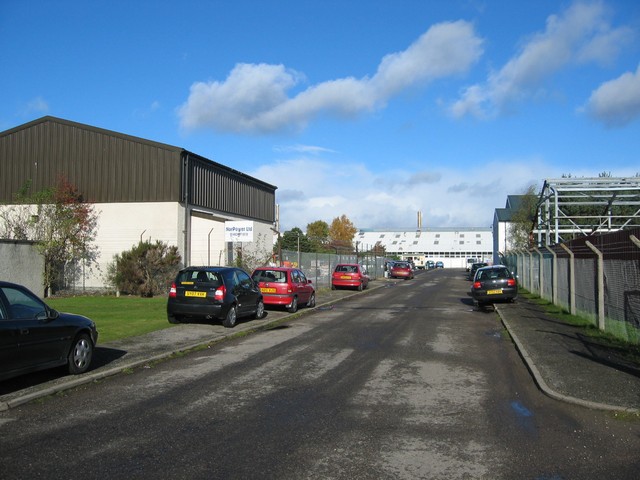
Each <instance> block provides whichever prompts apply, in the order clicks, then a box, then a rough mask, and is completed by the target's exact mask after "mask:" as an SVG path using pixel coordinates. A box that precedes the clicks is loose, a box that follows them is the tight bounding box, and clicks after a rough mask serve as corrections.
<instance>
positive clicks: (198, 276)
mask: <svg viewBox="0 0 640 480" xmlns="http://www.w3.org/2000/svg"><path fill="white" fill-rule="evenodd" d="M178 283H180V284H183V285H192V284H196V283H201V284H207V285H209V284H212V285H213V286H216V287H217V286H220V285H222V280H221V279H220V275H219V274H218V273H216V272H211V271H208V270H185V271H183V272H180V273H179V274H178Z"/></svg>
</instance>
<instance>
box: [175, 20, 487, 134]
mask: <svg viewBox="0 0 640 480" xmlns="http://www.w3.org/2000/svg"><path fill="white" fill-rule="evenodd" d="M482 43H483V41H482V40H481V39H480V38H479V37H477V36H476V35H475V33H474V30H473V26H472V25H471V24H470V23H468V22H465V21H457V22H447V23H440V24H436V25H433V26H432V27H430V28H429V29H428V30H427V31H426V32H425V33H424V34H422V35H421V36H420V37H419V38H418V39H417V40H416V41H415V42H414V43H413V44H411V45H410V46H409V47H408V48H407V49H406V50H404V51H401V52H397V53H392V54H388V55H386V56H384V57H383V58H382V59H381V61H380V64H379V65H378V68H377V71H376V73H375V74H374V75H373V76H372V77H364V78H361V79H356V78H353V77H346V78H339V79H333V80H327V81H324V82H322V83H319V84H316V85H311V86H310V87H308V88H307V89H306V90H303V91H301V92H300V93H298V94H297V95H295V96H293V97H289V96H288V92H289V91H290V90H291V89H292V88H294V87H295V86H297V85H299V84H300V83H301V82H302V81H303V79H304V75H303V74H302V73H300V72H296V71H295V70H292V69H288V68H286V67H285V66H284V65H269V64H246V63H240V64H237V65H236V66H235V67H234V68H233V70H232V71H231V72H230V73H229V75H228V76H227V78H226V79H225V80H224V81H223V82H219V81H212V82H196V83H194V84H193V85H192V86H191V89H190V93H189V98H188V99H187V101H186V102H185V103H184V104H183V105H182V106H181V107H180V108H179V110H178V116H179V117H180V124H181V126H182V128H184V129H186V130H193V129H199V128H206V129H212V130H216V131H221V132H232V133H253V134H267V133H273V132H280V131H298V130H301V129H303V128H305V127H306V125H307V124H308V123H309V122H310V121H311V120H312V119H314V118H315V117H317V116H318V115H323V114H324V115H331V116H334V117H355V116H357V115H360V114H362V113H366V112H371V111H374V110H376V109H379V108H383V107H384V106H385V104H386V103H387V102H388V101H389V100H390V99H391V98H392V97H393V96H395V95H398V94H400V93H401V92H403V91H404V90H406V89H409V88H413V87H419V86H423V85H425V84H427V83H429V82H430V81H433V80H435V79H438V78H444V77H447V76H451V75H457V74H460V73H463V72H465V71H467V70H468V69H469V68H470V67H471V66H472V65H473V64H474V63H475V62H477V60H478V59H479V57H480V55H481V54H482Z"/></svg>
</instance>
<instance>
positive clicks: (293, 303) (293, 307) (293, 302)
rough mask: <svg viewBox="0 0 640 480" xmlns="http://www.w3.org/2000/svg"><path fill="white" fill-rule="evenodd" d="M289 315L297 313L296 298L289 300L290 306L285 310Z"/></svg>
mask: <svg viewBox="0 0 640 480" xmlns="http://www.w3.org/2000/svg"><path fill="white" fill-rule="evenodd" d="M287 311H288V312H289V313H296V312H297V311H298V297H293V299H292V300H291V306H290V307H289V308H287Z"/></svg>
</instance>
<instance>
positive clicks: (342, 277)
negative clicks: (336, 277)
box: [340, 275, 351, 280]
mask: <svg viewBox="0 0 640 480" xmlns="http://www.w3.org/2000/svg"><path fill="white" fill-rule="evenodd" d="M340 278H341V279H342V280H351V277H350V276H349V275H342V276H341V277H340Z"/></svg>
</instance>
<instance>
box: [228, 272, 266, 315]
mask: <svg viewBox="0 0 640 480" xmlns="http://www.w3.org/2000/svg"><path fill="white" fill-rule="evenodd" d="M234 283H235V286H234V290H233V291H234V294H235V296H236V298H237V299H238V315H240V316H247V315H251V314H253V313H254V312H255V310H256V305H257V303H258V297H259V296H260V289H259V288H258V287H257V286H256V284H255V283H254V282H253V280H251V277H250V276H249V274H247V273H246V272H244V271H242V270H236V271H235V273H234Z"/></svg>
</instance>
